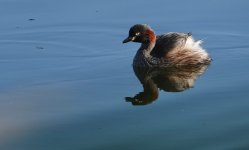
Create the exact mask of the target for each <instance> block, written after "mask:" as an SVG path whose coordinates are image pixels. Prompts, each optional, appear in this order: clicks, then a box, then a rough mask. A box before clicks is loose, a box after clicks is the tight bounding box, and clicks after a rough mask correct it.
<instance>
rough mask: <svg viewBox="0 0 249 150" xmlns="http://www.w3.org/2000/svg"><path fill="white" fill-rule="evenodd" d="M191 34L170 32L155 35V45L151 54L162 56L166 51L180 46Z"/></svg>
mask: <svg viewBox="0 0 249 150" xmlns="http://www.w3.org/2000/svg"><path fill="white" fill-rule="evenodd" d="M189 36H191V34H190V33H178V32H170V33H167V34H162V35H159V36H157V40H156V45H155V47H154V49H153V50H152V53H151V54H152V55H153V56H157V57H163V56H165V54H166V53H167V52H169V51H170V50H173V49H175V48H182V47H183V46H184V45H185V44H186V41H187V38H188V37H189Z"/></svg>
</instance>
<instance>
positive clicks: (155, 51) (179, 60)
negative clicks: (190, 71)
mask: <svg viewBox="0 0 249 150" xmlns="http://www.w3.org/2000/svg"><path fill="white" fill-rule="evenodd" d="M129 41H133V42H139V43H141V47H140V48H139V49H138V51H137V53H136V55H135V57H134V60H133V66H138V67H166V66H169V65H170V66H182V65H185V66H186V65H197V64H208V63H210V61H211V59H210V57H209V55H208V53H207V52H206V51H205V50H204V49H203V48H202V47H201V46H200V44H201V41H195V40H194V39H193V37H192V35H191V34H190V33H178V32H170V33H166V34H162V35H158V36H156V34H155V32H154V31H153V30H152V29H151V28H150V27H149V26H148V25H144V24H137V25H134V26H133V27H131V29H130V31H129V36H128V38H127V39H125V40H124V41H123V43H126V42H129Z"/></svg>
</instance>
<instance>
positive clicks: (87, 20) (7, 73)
mask: <svg viewBox="0 0 249 150" xmlns="http://www.w3.org/2000/svg"><path fill="white" fill-rule="evenodd" d="M248 4H249V2H248V1H245V0H238V1H225V0H220V1H215V0H210V1H197V0H191V1H172V0H167V1H160V0H157V1H146V2H145V1H142V0H137V1H114V0H110V1H96V0H91V1H87V0H86V1H80V0H73V1H66V0H61V1H60V2H59V1H47V0H43V1H42V0H36V1H33V0H0V13H1V25H0V33H1V34H0V45H1V48H0V49H1V50H0V70H1V74H0V104H1V105H0V120H1V123H0V148H1V150H2V149H3V150H33V149H36V150H39V149H40V150H44V149H46V150H69V149H70V150H71V149H75V150H82V149H84V150H97V149H101V150H103V149H119V150H121V149H124V150H126V149H130V150H132V149H134V150H135V149H177V150H178V149H179V150H182V149H187V150H200V149H201V150H214V149H215V150H232V149H236V150H237V149H239V150H242V149H243V150H247V149H249V144H248V139H249V119H248V114H249V102H248V100H249V99H248V97H249V93H248V90H249V79H248V73H249V69H248V65H249V59H248V57H249V44H248V41H249V30H248V26H249V20H248V17H249V13H248ZM136 23H147V24H150V25H151V26H152V28H153V29H154V30H155V31H156V33H163V32H169V31H179V32H192V33H193V35H194V37H196V38H197V39H202V40H203V41H204V43H203V47H205V48H206V49H207V51H208V52H209V53H210V55H211V57H212V58H213V62H212V63H211V65H210V66H209V67H208V68H207V70H206V71H205V72H204V74H202V75H201V76H200V77H198V78H197V80H195V82H194V85H193V86H194V87H193V88H190V89H186V90H185V91H183V92H166V91H164V90H161V91H159V93H158V97H157V98H156V100H153V101H152V102H151V103H150V104H148V105H145V106H133V105H131V103H130V102H126V100H125V97H133V96H134V95H136V94H137V93H139V92H141V91H143V86H142V84H141V83H140V81H139V80H138V79H137V78H136V76H135V74H134V72H133V68H132V66H131V63H132V59H133V56H134V55H135V52H136V49H138V47H139V45H138V44H128V45H123V44H122V40H123V39H124V38H125V37H126V36H127V34H128V30H129V28H130V26H132V25H133V24H136ZM159 81H160V80H159ZM159 83H160V82H159ZM154 98H155V97H154Z"/></svg>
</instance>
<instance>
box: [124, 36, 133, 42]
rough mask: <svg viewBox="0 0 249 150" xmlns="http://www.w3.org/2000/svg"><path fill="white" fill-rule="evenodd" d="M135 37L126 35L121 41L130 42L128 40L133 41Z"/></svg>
mask: <svg viewBox="0 0 249 150" xmlns="http://www.w3.org/2000/svg"><path fill="white" fill-rule="evenodd" d="M134 39H135V37H130V36H129V37H127V38H126V39H125V40H124V41H123V43H127V42H130V41H133V40H134Z"/></svg>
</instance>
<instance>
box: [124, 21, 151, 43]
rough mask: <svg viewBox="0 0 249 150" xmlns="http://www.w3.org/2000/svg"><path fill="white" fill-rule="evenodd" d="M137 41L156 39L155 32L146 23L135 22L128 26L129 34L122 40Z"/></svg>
mask: <svg viewBox="0 0 249 150" xmlns="http://www.w3.org/2000/svg"><path fill="white" fill-rule="evenodd" d="M131 41H132V42H138V43H150V42H155V41H156V35H155V32H154V31H153V30H152V29H151V27H150V26H148V25H146V24H136V25H134V26H132V27H131V28H130V31H129V36H128V37H127V38H126V39H125V40H124V41H123V43H127V42H131Z"/></svg>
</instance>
